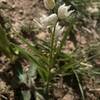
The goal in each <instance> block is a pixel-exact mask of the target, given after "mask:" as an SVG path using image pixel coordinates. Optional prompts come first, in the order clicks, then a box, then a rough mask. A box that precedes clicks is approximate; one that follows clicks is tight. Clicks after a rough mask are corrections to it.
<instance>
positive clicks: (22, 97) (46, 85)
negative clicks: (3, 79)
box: [0, 0, 85, 100]
mask: <svg viewBox="0 0 100 100" xmlns="http://www.w3.org/2000/svg"><path fill="white" fill-rule="evenodd" d="M71 1H72V0H71ZM75 1H76V0H75ZM56 4H59V6H58V7H57V8H56ZM60 4H61V5H60ZM72 4H73V5H75V3H74V2H71V5H72ZM44 5H45V8H46V9H48V10H50V11H51V12H52V13H51V14H50V15H49V16H45V15H43V16H42V17H41V18H40V19H39V20H38V21H37V20H36V19H34V24H35V25H36V26H37V28H38V29H41V30H45V31H46V32H48V33H49V37H48V38H47V39H46V40H41V39H37V40H36V41H33V42H31V43H30V42H29V41H28V40H26V39H25V38H23V37H22V36H21V35H19V34H17V33H16V34H17V37H18V38H19V39H20V41H21V43H22V44H26V45H27V48H26V49H24V48H21V47H20V46H19V45H17V44H15V43H13V42H10V41H9V40H8V38H7V36H6V31H5V30H4V28H3V27H1V26H0V50H1V51H2V52H4V53H5V54H6V55H7V56H8V57H9V58H10V59H11V61H12V66H13V67H12V70H13V73H14V75H15V76H16V77H15V83H16V84H15V83H13V84H15V85H16V86H18V87H17V88H18V89H19V88H20V90H18V91H16V92H17V93H18V94H17V96H18V100H30V99H33V98H35V99H36V100H49V99H48V98H49V97H50V95H49V94H50V89H51V87H52V85H53V82H54V81H55V77H56V76H57V75H58V76H61V77H63V76H66V75H71V74H74V75H75V76H76V79H77V81H78V84H79V88H80V92H81V96H82V100H85V96H84V92H83V89H82V86H81V82H80V80H79V76H78V74H82V72H84V69H83V68H81V66H83V63H81V60H79V59H77V58H76V55H75V54H74V53H73V52H72V53H71V54H69V53H67V52H66V51H65V50H64V49H65V45H66V41H67V37H68V36H69V35H70V33H71V32H73V27H74V24H75V23H76V19H75V17H74V12H75V9H74V8H73V7H71V5H68V4H67V6H66V4H62V2H61V1H60V0H59V3H58V2H55V0H44ZM76 6H77V5H76ZM72 8H73V9H72ZM55 9H56V11H55ZM45 31H44V32H45ZM23 59H24V60H26V61H27V62H28V64H29V68H28V71H24V70H23V65H22V64H21V62H22V60H23ZM37 78H38V80H39V82H40V83H39V84H38V82H36V79H37ZM38 85H40V86H38Z"/></svg>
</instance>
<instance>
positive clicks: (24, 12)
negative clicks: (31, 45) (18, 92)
mask: <svg viewBox="0 0 100 100" xmlns="http://www.w3.org/2000/svg"><path fill="white" fill-rule="evenodd" d="M2 5H3V6H2ZM2 7H4V8H3V10H1V14H3V15H1V14H0V16H4V17H6V18H9V19H10V25H8V24H6V25H7V27H9V26H11V30H12V29H14V30H16V32H21V28H22V26H23V25H25V24H26V25H27V24H32V22H33V19H34V18H39V17H40V16H41V15H42V14H47V11H46V9H45V8H44V6H43V2H42V0H1V1H0V8H2ZM43 35H44V34H43ZM40 36H41V35H40ZM77 36H78V35H77ZM84 41H85V39H83V42H84ZM84 43H85V44H86V41H85V42H84ZM84 43H83V44H84ZM70 46H71V45H70ZM71 48H74V47H73V46H72V47H71ZM98 62H99V63H100V61H98ZM9 66H10V62H9V59H8V58H7V57H6V56H4V54H2V53H1V54H0V100H15V99H14V89H13V87H12V86H11V85H10V84H9V83H10V78H11V72H9V73H8V72H7V69H8V67H9ZM99 67H100V64H99ZM71 77H73V76H70V77H68V79H66V80H68V81H69V82H65V81H64V82H62V83H61V79H60V80H59V81H58V83H56V85H57V84H60V85H62V87H60V88H59V85H57V86H54V89H53V95H54V97H55V98H56V99H54V100H81V99H80V97H81V95H80V93H79V90H77V89H78V86H76V85H75V84H74V83H75V81H74V77H73V78H71ZM97 80H99V76H96V77H92V76H88V75H85V76H84V77H83V79H82V85H83V89H84V92H85V95H86V100H100V82H99V83H98V84H97ZM99 81H100V80H99Z"/></svg>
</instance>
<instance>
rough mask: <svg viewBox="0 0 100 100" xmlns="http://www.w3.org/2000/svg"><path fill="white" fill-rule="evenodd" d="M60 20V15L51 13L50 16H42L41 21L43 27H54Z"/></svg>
mask: <svg viewBox="0 0 100 100" xmlns="http://www.w3.org/2000/svg"><path fill="white" fill-rule="evenodd" d="M57 20H58V17H57V15H56V14H51V15H50V16H47V17H46V16H44V17H42V18H40V22H41V24H42V25H43V27H52V26H54V25H56V23H57Z"/></svg>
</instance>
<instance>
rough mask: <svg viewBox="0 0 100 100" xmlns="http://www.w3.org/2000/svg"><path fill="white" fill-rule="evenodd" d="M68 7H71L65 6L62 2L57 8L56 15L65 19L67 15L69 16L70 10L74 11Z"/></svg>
mask: <svg viewBox="0 0 100 100" xmlns="http://www.w3.org/2000/svg"><path fill="white" fill-rule="evenodd" d="M70 7H71V6H70V5H69V6H66V5H65V4H63V5H61V6H60V7H59V8H58V17H59V19H65V18H67V17H68V16H70V14H71V13H72V12H74V10H71V11H68V10H69V8H70Z"/></svg>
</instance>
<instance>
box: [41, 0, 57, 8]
mask: <svg viewBox="0 0 100 100" xmlns="http://www.w3.org/2000/svg"><path fill="white" fill-rule="evenodd" d="M43 1H44V6H45V8H46V9H53V8H54V7H55V0H43Z"/></svg>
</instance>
